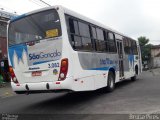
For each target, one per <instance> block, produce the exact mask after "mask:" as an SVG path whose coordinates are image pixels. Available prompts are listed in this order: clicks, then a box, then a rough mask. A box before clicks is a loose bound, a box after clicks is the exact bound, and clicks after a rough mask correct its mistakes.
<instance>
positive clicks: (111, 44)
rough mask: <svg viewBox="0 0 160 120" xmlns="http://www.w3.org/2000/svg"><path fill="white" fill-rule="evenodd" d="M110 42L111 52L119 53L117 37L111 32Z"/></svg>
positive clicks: (109, 34) (109, 35)
mask: <svg viewBox="0 0 160 120" xmlns="http://www.w3.org/2000/svg"><path fill="white" fill-rule="evenodd" d="M108 41H109V42H108V44H109V45H108V47H109V52H113V53H115V52H117V48H116V42H115V37H114V34H113V33H111V32H109V33H108Z"/></svg>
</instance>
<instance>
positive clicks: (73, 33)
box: [69, 18, 82, 50]
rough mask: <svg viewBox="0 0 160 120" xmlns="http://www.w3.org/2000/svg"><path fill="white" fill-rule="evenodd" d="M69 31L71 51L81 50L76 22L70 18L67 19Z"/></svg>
mask: <svg viewBox="0 0 160 120" xmlns="http://www.w3.org/2000/svg"><path fill="white" fill-rule="evenodd" d="M69 31H70V41H71V44H72V47H73V49H76V50H80V49H82V40H81V37H80V36H79V29H78V22H77V21H76V20H74V19H72V18H69Z"/></svg>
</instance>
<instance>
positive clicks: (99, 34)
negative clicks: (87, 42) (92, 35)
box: [96, 28, 104, 40]
mask: <svg viewBox="0 0 160 120" xmlns="http://www.w3.org/2000/svg"><path fill="white" fill-rule="evenodd" d="M96 31H97V39H98V40H104V35H103V30H101V29H99V28H96Z"/></svg>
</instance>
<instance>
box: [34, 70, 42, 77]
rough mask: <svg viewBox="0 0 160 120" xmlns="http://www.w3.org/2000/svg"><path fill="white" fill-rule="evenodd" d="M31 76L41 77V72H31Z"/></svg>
mask: <svg viewBox="0 0 160 120" xmlns="http://www.w3.org/2000/svg"><path fill="white" fill-rule="evenodd" d="M32 76H42V72H41V71H34V72H32Z"/></svg>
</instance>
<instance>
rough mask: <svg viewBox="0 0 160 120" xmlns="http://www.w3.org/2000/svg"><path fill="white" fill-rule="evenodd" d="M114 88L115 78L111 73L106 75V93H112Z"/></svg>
mask: <svg viewBox="0 0 160 120" xmlns="http://www.w3.org/2000/svg"><path fill="white" fill-rule="evenodd" d="M114 88H115V76H114V74H113V72H109V73H108V80H107V87H106V89H107V92H112V91H113V90H114Z"/></svg>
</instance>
